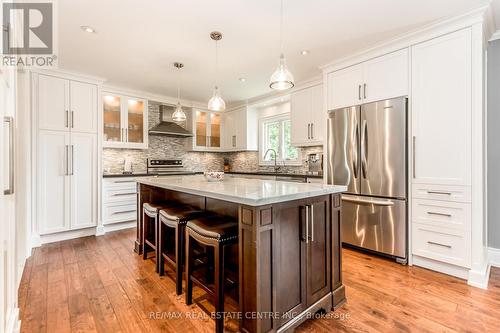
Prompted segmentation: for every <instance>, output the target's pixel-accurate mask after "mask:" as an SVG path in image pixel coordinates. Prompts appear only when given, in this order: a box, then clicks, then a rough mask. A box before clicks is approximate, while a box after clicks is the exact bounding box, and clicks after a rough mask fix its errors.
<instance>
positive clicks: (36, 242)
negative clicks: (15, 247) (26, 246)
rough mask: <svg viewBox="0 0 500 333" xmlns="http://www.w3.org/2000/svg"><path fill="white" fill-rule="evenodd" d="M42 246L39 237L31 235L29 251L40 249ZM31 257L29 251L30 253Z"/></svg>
mask: <svg viewBox="0 0 500 333" xmlns="http://www.w3.org/2000/svg"><path fill="white" fill-rule="evenodd" d="M40 246H42V239H41V238H40V235H33V236H31V249H34V248H35V247H40ZM30 255H31V251H30Z"/></svg>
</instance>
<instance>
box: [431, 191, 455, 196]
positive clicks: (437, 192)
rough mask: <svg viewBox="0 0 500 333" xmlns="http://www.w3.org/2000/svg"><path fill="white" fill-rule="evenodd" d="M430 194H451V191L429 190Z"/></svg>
mask: <svg viewBox="0 0 500 333" xmlns="http://www.w3.org/2000/svg"><path fill="white" fill-rule="evenodd" d="M427 193H428V194H442V195H451V192H440V191H427Z"/></svg>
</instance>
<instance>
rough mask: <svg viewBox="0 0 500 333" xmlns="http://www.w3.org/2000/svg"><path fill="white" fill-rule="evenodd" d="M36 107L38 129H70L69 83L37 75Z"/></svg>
mask: <svg viewBox="0 0 500 333" xmlns="http://www.w3.org/2000/svg"><path fill="white" fill-rule="evenodd" d="M35 89H36V102H35V103H36V106H37V116H38V127H39V128H40V129H44V130H56V131H65V130H68V129H69V81H68V80H65V79H61V78H57V77H53V76H48V75H37V84H36V88H35Z"/></svg>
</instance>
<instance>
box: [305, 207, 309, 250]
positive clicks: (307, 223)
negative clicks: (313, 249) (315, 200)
mask: <svg viewBox="0 0 500 333" xmlns="http://www.w3.org/2000/svg"><path fill="white" fill-rule="evenodd" d="M305 207H306V244H307V243H309V205H306V206H305Z"/></svg>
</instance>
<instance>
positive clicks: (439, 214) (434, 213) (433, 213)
mask: <svg viewBox="0 0 500 333" xmlns="http://www.w3.org/2000/svg"><path fill="white" fill-rule="evenodd" d="M427 214H429V215H437V216H446V217H451V214H445V213H436V212H427Z"/></svg>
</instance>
